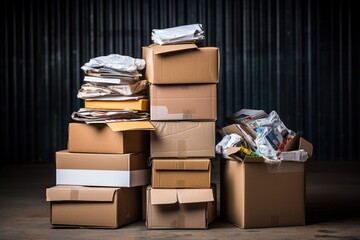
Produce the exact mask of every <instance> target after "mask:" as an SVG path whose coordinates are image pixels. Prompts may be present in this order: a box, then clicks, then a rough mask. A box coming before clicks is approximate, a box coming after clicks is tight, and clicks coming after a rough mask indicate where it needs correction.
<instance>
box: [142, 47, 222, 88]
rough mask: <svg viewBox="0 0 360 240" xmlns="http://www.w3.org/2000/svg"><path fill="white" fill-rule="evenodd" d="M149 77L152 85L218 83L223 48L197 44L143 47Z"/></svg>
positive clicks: (146, 75) (146, 71)
mask: <svg viewBox="0 0 360 240" xmlns="http://www.w3.org/2000/svg"><path fill="white" fill-rule="evenodd" d="M142 57H143V58H144V59H145V61H146V69H145V78H146V79H148V80H149V82H150V83H152V84H177V83H217V82H218V81H219V62H220V61H219V49H218V48H216V47H201V48H198V47H197V46H196V45H195V44H174V45H151V46H147V47H143V48H142Z"/></svg>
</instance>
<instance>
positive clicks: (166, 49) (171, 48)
mask: <svg viewBox="0 0 360 240" xmlns="http://www.w3.org/2000/svg"><path fill="white" fill-rule="evenodd" d="M150 47H151V48H152V49H153V51H154V53H155V54H162V53H170V52H177V51H182V50H187V49H195V48H197V46H196V45H195V44H193V43H192V44H174V45H155V44H154V45H151V46H150Z"/></svg>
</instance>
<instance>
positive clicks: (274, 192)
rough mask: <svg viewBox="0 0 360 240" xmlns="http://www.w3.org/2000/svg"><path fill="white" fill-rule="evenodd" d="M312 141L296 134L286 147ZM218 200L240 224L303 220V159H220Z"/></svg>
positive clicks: (228, 217) (303, 146) (267, 224)
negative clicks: (276, 160) (266, 161)
mask: <svg viewBox="0 0 360 240" xmlns="http://www.w3.org/2000/svg"><path fill="white" fill-rule="evenodd" d="M290 149H292V150H294V149H304V150H305V151H307V152H308V153H309V155H310V156H311V154H312V145H311V143H309V142H308V141H306V140H305V139H303V138H300V137H299V136H296V137H294V139H292V140H291V141H290V142H289V143H288V144H287V150H290ZM220 177H221V180H220V181H221V192H220V204H221V208H220V209H221V215H222V217H223V218H224V219H225V220H227V221H229V222H230V223H233V224H234V225H236V226H239V227H241V228H258V227H275V226H294V225H304V224H305V163H302V162H290V161H282V162H281V163H280V164H275V163H273V164H270V163H265V161H264V159H263V158H261V157H245V158H244V159H243V161H239V160H235V159H221V174H220Z"/></svg>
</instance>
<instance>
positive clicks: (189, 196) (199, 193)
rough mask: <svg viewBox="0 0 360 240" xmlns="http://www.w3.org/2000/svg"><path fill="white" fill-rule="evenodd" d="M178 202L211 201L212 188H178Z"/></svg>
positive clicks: (212, 198)
mask: <svg viewBox="0 0 360 240" xmlns="http://www.w3.org/2000/svg"><path fill="white" fill-rule="evenodd" d="M177 197H178V200H179V203H197V202H213V201H214V195H213V192H212V189H211V188H209V189H178V190H177Z"/></svg>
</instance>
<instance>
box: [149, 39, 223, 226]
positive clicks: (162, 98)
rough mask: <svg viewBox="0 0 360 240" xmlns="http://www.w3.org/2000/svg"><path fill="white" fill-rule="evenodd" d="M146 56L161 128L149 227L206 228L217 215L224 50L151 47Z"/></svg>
mask: <svg viewBox="0 0 360 240" xmlns="http://www.w3.org/2000/svg"><path fill="white" fill-rule="evenodd" d="M143 58H144V59H145V61H146V64H147V65H146V70H145V78H147V79H148V80H149V82H150V83H151V85H150V119H151V123H152V125H153V126H154V128H155V131H153V132H152V133H151V138H150V154H151V158H152V182H151V183H152V185H151V186H149V187H148V188H147V193H146V197H147V198H146V199H147V200H146V201H147V202H146V205H147V206H146V207H147V212H146V224H147V227H148V228H149V229H163V228H205V229H206V228H207V227H208V223H210V222H211V221H213V220H214V219H215V217H216V186H215V185H214V184H211V158H213V157H215V120H216V118H217V101H216V100H217V99H216V97H217V82H218V68H219V49H218V48H215V47H201V48H199V47H197V46H196V45H195V44H175V45H163V46H160V45H151V46H148V47H143ZM214 196H215V197H214Z"/></svg>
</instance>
